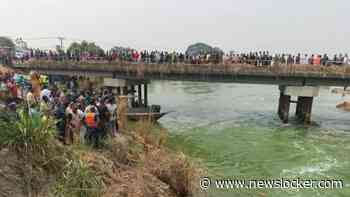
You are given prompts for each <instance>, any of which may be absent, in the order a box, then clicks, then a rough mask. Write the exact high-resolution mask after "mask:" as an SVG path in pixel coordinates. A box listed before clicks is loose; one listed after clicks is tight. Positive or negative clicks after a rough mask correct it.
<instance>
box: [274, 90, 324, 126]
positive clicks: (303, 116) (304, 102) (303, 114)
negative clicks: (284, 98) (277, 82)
mask: <svg viewBox="0 0 350 197" xmlns="http://www.w3.org/2000/svg"><path fill="white" fill-rule="evenodd" d="M280 90H281V95H282V94H284V95H289V102H290V98H291V97H292V96H296V97H297V98H298V100H297V101H295V103H296V104H297V105H296V110H295V116H296V118H297V119H298V120H300V121H302V122H303V123H304V124H310V123H311V111H312V104H313V99H314V97H316V96H318V95H319V87H311V86H285V87H282V88H281V87H280ZM280 103H281V98H280ZM280 105H281V104H280ZM279 108H280V107H279ZM279 114H280V111H279ZM280 117H281V116H280ZM281 119H282V118H281ZM282 120H283V119H282Z"/></svg>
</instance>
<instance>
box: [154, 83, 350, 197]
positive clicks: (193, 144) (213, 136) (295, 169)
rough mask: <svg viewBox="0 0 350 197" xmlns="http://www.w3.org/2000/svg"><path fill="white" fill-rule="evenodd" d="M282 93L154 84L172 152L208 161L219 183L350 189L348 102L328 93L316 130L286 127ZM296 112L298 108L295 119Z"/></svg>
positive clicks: (316, 114)
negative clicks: (335, 182) (286, 181)
mask: <svg viewBox="0 0 350 197" xmlns="http://www.w3.org/2000/svg"><path fill="white" fill-rule="evenodd" d="M278 96H279V92H278V87H277V86H272V85H271V86H270V85H242V84H218V83H193V82H170V81H156V82H152V84H151V88H150V102H151V103H153V104H160V105H162V108H163V109H164V111H175V112H174V113H171V114H169V115H167V116H166V117H164V118H163V119H161V121H160V122H161V124H162V125H163V126H164V127H166V128H168V129H169V130H170V132H171V140H170V145H171V146H173V147H175V148H178V149H180V150H183V151H185V152H187V153H189V154H191V155H192V156H195V157H199V158H202V159H203V162H204V163H205V164H206V165H207V167H208V168H209V170H210V172H211V173H212V174H213V176H215V177H217V178H218V177H229V178H238V177H240V178H245V179H252V178H256V179H257V178H259V179H262V178H270V179H273V178H275V179H276V178H282V177H284V178H298V177H301V178H312V179H317V178H327V179H330V178H336V179H344V180H345V181H348V183H350V182H349V181H350V163H349V162H350V156H349V154H350V122H349V120H350V114H349V113H346V112H342V111H339V110H337V109H336V108H335V105H336V104H337V103H339V102H341V101H343V100H344V98H342V97H341V96H339V95H334V94H331V93H330V90H329V89H326V88H324V89H322V90H321V93H320V97H317V98H316V99H315V100H314V106H313V114H312V119H313V121H314V122H315V124H314V125H312V126H311V127H308V128H304V127H303V126H300V125H299V126H297V125H295V124H289V125H282V124H281V122H280V120H279V119H278V117H277V115H276V111H277V105H278ZM294 111H295V106H294V105H293V104H292V106H291V116H293V114H294ZM348 186H349V185H348ZM232 192H233V194H234V196H257V195H260V194H261V193H266V194H267V196H269V197H270V196H276V197H284V196H300V197H311V196H329V197H334V196H350V189H349V187H347V188H345V189H342V190H325V191H321V190H298V191H296V190H283V191H282V190H281V191H280V190H265V191H264V190H261V191H239V192H238V191H230V192H227V191H226V192H223V191H212V192H211V194H210V195H212V196H232Z"/></svg>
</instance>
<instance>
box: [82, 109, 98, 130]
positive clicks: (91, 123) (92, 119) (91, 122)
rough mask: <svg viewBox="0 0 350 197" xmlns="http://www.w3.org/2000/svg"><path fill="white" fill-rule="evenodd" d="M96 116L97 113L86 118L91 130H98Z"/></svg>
mask: <svg viewBox="0 0 350 197" xmlns="http://www.w3.org/2000/svg"><path fill="white" fill-rule="evenodd" d="M95 117H96V114H95V113H87V114H86V116H85V123H86V125H87V126H88V127H90V128H96V127H97V123H96V119H95Z"/></svg>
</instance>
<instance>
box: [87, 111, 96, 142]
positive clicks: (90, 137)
mask: <svg viewBox="0 0 350 197" xmlns="http://www.w3.org/2000/svg"><path fill="white" fill-rule="evenodd" d="M84 122H85V125H86V135H85V138H86V140H87V141H88V142H90V143H94V141H95V143H96V140H97V139H96V138H97V135H98V129H97V125H98V114H97V113H96V108H94V107H93V108H91V109H90V111H89V112H88V113H86V115H85V121H84Z"/></svg>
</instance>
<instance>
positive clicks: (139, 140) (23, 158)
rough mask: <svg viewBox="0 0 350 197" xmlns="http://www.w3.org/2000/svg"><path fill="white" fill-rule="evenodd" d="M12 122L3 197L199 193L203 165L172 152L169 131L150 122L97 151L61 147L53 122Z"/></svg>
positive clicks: (5, 132)
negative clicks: (166, 144) (167, 143)
mask: <svg viewBox="0 0 350 197" xmlns="http://www.w3.org/2000/svg"><path fill="white" fill-rule="evenodd" d="M4 113H5V112H2V114H4ZM6 113H8V112H6ZM11 117H12V116H11V115H4V116H2V117H1V120H2V121H1V122H0V127H1V130H2V133H1V134H0V143H1V149H0V155H1V158H2V160H1V161H0V196H13V197H22V196H23V197H24V196H39V197H41V196H42V197H44V196H45V197H47V196H55V197H57V196H62V197H67V196H85V197H101V196H103V197H114V196H118V197H119V196H135V197H136V196H145V197H148V196H152V197H153V196H166V197H185V196H193V194H194V193H195V192H196V191H197V189H198V188H197V187H196V186H195V183H197V182H196V179H197V178H198V176H199V174H200V171H199V170H198V166H197V164H196V163H195V162H193V161H192V160H191V159H189V158H188V157H187V156H185V155H184V154H182V153H176V152H173V151H172V150H169V149H168V148H166V147H165V146H164V144H165V142H166V139H167V131H165V130H162V129H155V127H153V125H152V124H151V123H149V122H139V123H137V124H136V125H134V126H132V127H130V128H129V129H128V130H125V132H123V133H119V134H118V136H117V137H116V138H109V139H108V140H107V141H106V142H105V143H104V144H103V146H102V147H101V148H99V149H93V148H91V147H89V146H87V145H84V144H76V145H73V146H63V145H62V144H60V143H59V142H58V141H57V140H56V139H55V137H54V135H53V131H54V130H53V127H52V122H51V120H48V119H45V118H42V117H37V118H33V119H31V118H29V117H27V116H26V115H23V113H22V114H20V120H19V121H17V122H16V124H15V125H12V124H11V125H10V124H8V123H7V121H6V118H11ZM23 129H26V133H23ZM196 196H197V195H196Z"/></svg>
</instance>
